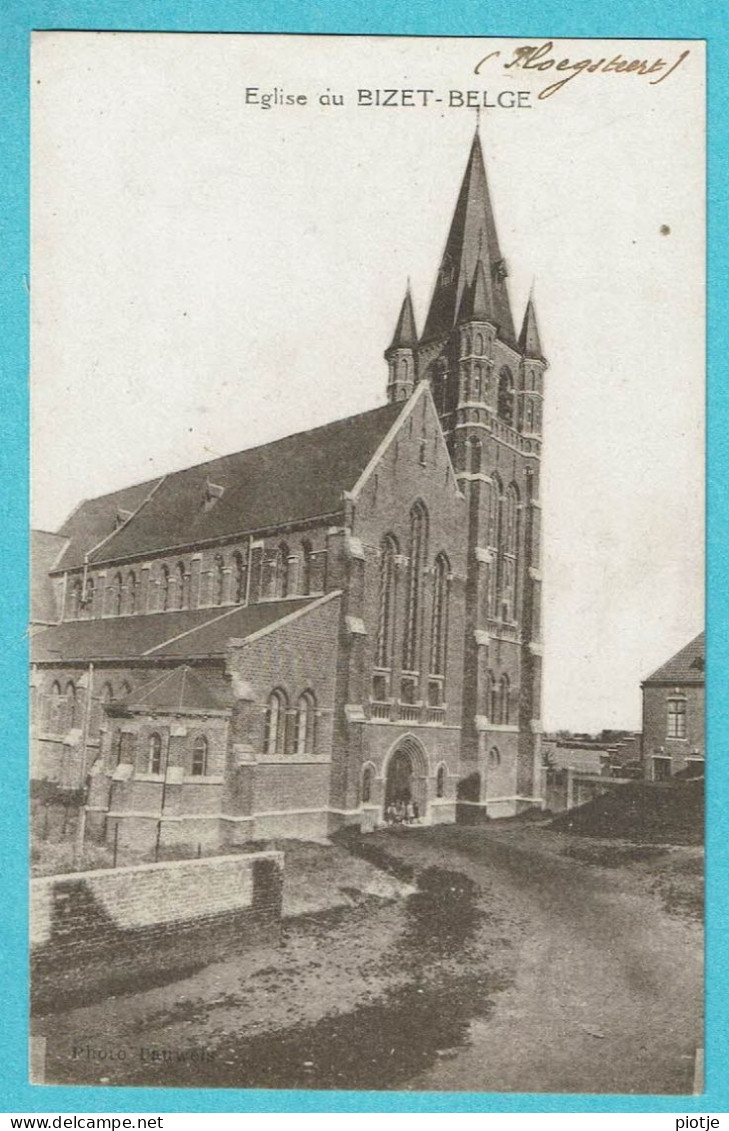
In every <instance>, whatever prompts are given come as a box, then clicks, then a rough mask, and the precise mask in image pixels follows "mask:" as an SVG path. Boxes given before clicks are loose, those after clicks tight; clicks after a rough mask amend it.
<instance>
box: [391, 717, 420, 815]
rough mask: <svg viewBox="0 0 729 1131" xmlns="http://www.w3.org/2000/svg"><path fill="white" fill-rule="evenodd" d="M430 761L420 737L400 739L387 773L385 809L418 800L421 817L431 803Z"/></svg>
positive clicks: (415, 802)
mask: <svg viewBox="0 0 729 1131" xmlns="http://www.w3.org/2000/svg"><path fill="white" fill-rule="evenodd" d="M427 781H428V763H427V759H426V757H425V753H424V751H423V749H422V747H421V745H420V743H419V742H417V741H416V739H414V738H411V737H407V738H403V739H402V741H400V742H398V744H397V746H396V747H395V749H394V750H393V752H392V754H391V755H390V758H389V761H388V763H387V770H386V773H385V798H384V804H385V809H387V808H388V806H389V805H397V804H398V802H403V803H405V804H407V803H408V801H412V802H414V804H415V805H417V807H418V813H419V815H420V816H421V817H424V816H425V808H426V804H427V797H428V791H427Z"/></svg>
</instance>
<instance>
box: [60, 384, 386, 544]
mask: <svg viewBox="0 0 729 1131" xmlns="http://www.w3.org/2000/svg"><path fill="white" fill-rule="evenodd" d="M392 407H393V406H392V405H391V404H390V403H385V404H380V405H375V406H374V407H373V408H368V409H365V410H364V411H363V412H355V413H352V415H351V416H340V417H338V418H337V419H336V420H328V421H327V422H326V423H324V424H316V425H314V427H313V428H304V429H302V430H301V431H300V432H287V433H286V435H285V436H277V437H276V438H275V439H273V440H265V441H264V442H263V443H262V444H253V445H252V446H251V447H249V448H238V449H237V450H236V451H232V452H223V453H222V454H221V455H218V456H213V458H212V459H207V460H200V462H199V463H190V464H183V465H182V466H180V467H176V468H173V469H172V470H171V471H165V472H161V473H160V474H159V475H157V476H154V477H153V478H152V479H142V480H140V481H139V482H138V483H127V484H126V485H125V486H123V487H115V488H114V489H113V490H112V491H106V492H105V493H104V494H103V495H91V496H90V497H89V498H86V499H82V500H81V502H80V503H78V505H77V506H75V507H74V509H73V511H72V512H71V514H70V515H69V516H68V518H67V519H65V520H64V523H63V525H65V524H66V523H67V522H68V521H69V520H70V518H71V517H72V516H73V515H74V514H75V513H76V512H77V511H78V510H79V509H80V508H81V507H82V506H83V505H84V504H86V503H94V502H98V501H99V500H101V499H110V498H111V497H112V496H113V495H119V494H121V493H122V492H123V491H133V490H134V489H135V488H139V487H146V486H147V484H152V485H153V490H155V489H156V488H157V487H158V486H159V485H160V484H161V483H162V481H163V480H166V479H169V478H170V477H171V476H173V475H180V474H181V473H182V472H185V471H195V470H196V469H197V468H203V467H208V466H209V465H210V464H214V463H219V462H220V460H224V459H232V458H234V457H235V456H240V455H244V454H246V453H248V452H256V451H261V450H263V448H270V447H273V445H274V444H282V443H283V442H284V441H285V440H293V439H294V438H295V437H297V436H310V435H312V434H313V433H315V432H320V431H323V430H324V429H325V428H332V427H334V426H335V425H337V424H347V423H349V422H350V421H353V420H360V419H362V417H364V416H371V415H373V414H374V413H376V412H384V411H385V410H386V409H392ZM151 493H152V492H150V494H151ZM147 501H148V499H147V498H146V497H145V499H144V500H143V502H142V503H140V505H139V507H138V508H137V510H135V512H134V514H133V515H132V518H134V516H135V515H136V514H137V513H138V511H139V510H140V509H141V508H142V506H143V505H144V503H146V502H147ZM131 521H132V519H131V518H130V519H129V520H128V522H131ZM123 525H124V526H125V527H126V525H127V523H126V522H125V523H124V524H123ZM119 529H122V528H121V527H119ZM48 533H49V534H53V533H56V534H59V536H60V537H64V538H67V537H69V535H64V534H60V532H59V531H48ZM112 533H113V534H116V533H117V531H112ZM97 548H98V547H94V549H97ZM92 552H93V551H89V553H92Z"/></svg>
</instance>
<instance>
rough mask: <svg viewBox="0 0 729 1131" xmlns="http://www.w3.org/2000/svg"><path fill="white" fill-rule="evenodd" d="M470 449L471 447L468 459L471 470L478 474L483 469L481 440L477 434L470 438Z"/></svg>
mask: <svg viewBox="0 0 729 1131" xmlns="http://www.w3.org/2000/svg"><path fill="white" fill-rule="evenodd" d="M468 449H469V459H468V466H469V470H470V471H471V473H472V474H473V475H477V474H478V472H479V471H480V470H481V441H480V440H479V439H478V437H477V436H471V438H470V440H469V441H468Z"/></svg>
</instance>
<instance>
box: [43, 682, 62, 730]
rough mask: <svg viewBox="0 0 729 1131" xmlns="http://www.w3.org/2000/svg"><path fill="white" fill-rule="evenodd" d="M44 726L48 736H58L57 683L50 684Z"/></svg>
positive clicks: (59, 707)
mask: <svg viewBox="0 0 729 1131" xmlns="http://www.w3.org/2000/svg"><path fill="white" fill-rule="evenodd" d="M46 725H47V727H48V731H49V732H50V734H58V732H59V731H60V729H61V685H60V683H58V682H54V683H53V684H51V691H50V695H49V696H48V713H47V716H46Z"/></svg>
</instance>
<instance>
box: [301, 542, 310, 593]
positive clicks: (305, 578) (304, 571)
mask: <svg viewBox="0 0 729 1131" xmlns="http://www.w3.org/2000/svg"><path fill="white" fill-rule="evenodd" d="M311 552H312V547H311V542H309V541H308V539H307V540H306V541H304V542H302V543H301V592H302V593H304V594H305V595H307V596H308V594H309V593H311Z"/></svg>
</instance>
